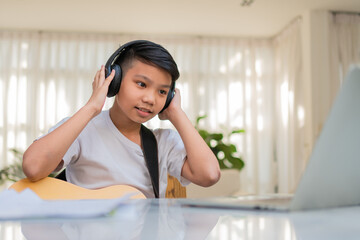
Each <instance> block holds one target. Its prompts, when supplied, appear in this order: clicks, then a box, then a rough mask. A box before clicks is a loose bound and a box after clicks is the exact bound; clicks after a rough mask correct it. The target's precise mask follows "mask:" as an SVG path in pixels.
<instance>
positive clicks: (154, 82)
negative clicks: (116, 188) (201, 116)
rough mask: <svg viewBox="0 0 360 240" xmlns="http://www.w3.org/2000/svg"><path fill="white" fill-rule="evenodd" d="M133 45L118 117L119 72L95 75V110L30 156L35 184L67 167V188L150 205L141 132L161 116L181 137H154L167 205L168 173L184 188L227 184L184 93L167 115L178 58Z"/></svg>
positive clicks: (86, 110)
mask: <svg viewBox="0 0 360 240" xmlns="http://www.w3.org/2000/svg"><path fill="white" fill-rule="evenodd" d="M128 45H129V46H127V47H125V48H124V50H123V52H122V53H121V57H119V58H118V59H116V61H118V62H117V64H118V65H120V67H121V70H122V72H121V76H122V80H121V85H120V89H119V90H118V93H117V94H116V96H115V101H114V104H113V106H112V107H111V109H110V110H108V111H102V108H103V106H104V103H105V99H106V96H107V94H108V91H110V90H109V85H110V83H111V82H112V80H113V78H114V76H115V74H116V72H115V71H114V70H112V71H111V73H110V74H109V76H108V77H106V78H105V68H104V66H102V67H101V69H100V70H99V71H98V72H97V73H96V75H95V78H94V81H93V83H92V86H93V92H92V95H91V97H90V99H89V100H88V102H87V103H86V104H85V105H84V106H83V107H82V108H81V109H80V110H79V111H78V112H76V113H75V114H74V115H73V116H72V117H71V118H68V119H64V120H63V121H61V122H60V123H59V124H57V125H56V126H55V127H54V128H52V129H50V131H49V133H48V134H47V135H45V136H43V137H41V138H40V139H38V140H36V141H34V142H33V143H32V144H31V145H30V146H29V148H28V149H27V150H26V152H25V153H24V157H23V170H24V173H25V175H26V176H27V177H28V178H29V179H30V180H31V181H37V180H40V179H42V178H44V177H46V176H48V175H49V174H50V173H51V172H53V171H55V170H60V169H61V168H62V167H66V175H67V181H69V182H71V183H73V184H76V185H79V186H81V187H85V188H89V189H97V188H103V187H107V186H110V185H117V184H125V185H130V186H133V187H135V188H137V189H138V190H140V191H141V192H142V193H143V194H144V195H145V196H146V197H154V192H153V188H152V184H151V179H150V175H149V172H148V169H147V167H146V164H145V160H144V157H143V152H142V148H141V147H142V146H141V136H140V127H141V124H142V123H145V122H146V121H148V120H150V119H151V118H153V117H154V116H156V115H158V114H159V113H160V112H161V113H160V114H159V118H160V119H162V120H166V119H167V120H169V121H170V122H171V123H172V124H173V125H174V127H175V128H176V130H177V131H178V133H177V132H176V131H173V130H170V129H156V130H154V131H153V133H154V135H155V137H156V140H157V144H158V151H159V152H158V160H159V177H160V179H159V183H160V197H165V191H166V185H167V173H169V174H170V175H173V176H175V177H176V178H177V179H178V180H179V181H180V182H181V183H182V184H183V185H186V184H188V183H189V181H191V182H193V183H195V184H198V185H200V186H204V187H206V186H211V185H213V184H215V183H216V182H217V181H218V180H219V178H220V170H219V164H218V162H217V159H216V157H215V156H214V154H213V153H212V151H211V150H210V149H209V148H208V146H207V145H206V143H205V142H204V141H203V139H202V138H201V136H200V135H199V134H198V132H197V131H196V129H195V128H194V127H193V126H192V123H191V122H190V121H189V119H188V118H187V116H186V114H185V113H184V112H183V110H182V109H181V104H180V102H181V99H180V92H179V90H178V89H176V90H175V96H174V98H173V99H172V101H171V102H170V104H169V106H168V107H167V108H166V109H165V110H164V111H162V109H163V108H164V105H165V101H166V99H167V95H168V94H169V91H170V88H171V86H172V84H174V83H175V81H176V80H177V78H178V77H179V72H178V69H177V65H176V63H175V61H174V60H173V58H172V56H171V55H170V54H169V53H168V51H167V50H166V49H164V48H163V47H162V46H160V45H158V44H155V43H153V42H150V41H139V42H136V41H135V42H134V43H133V44H128ZM124 46H125V45H124ZM119 72H120V71H119V70H117V73H118V74H119Z"/></svg>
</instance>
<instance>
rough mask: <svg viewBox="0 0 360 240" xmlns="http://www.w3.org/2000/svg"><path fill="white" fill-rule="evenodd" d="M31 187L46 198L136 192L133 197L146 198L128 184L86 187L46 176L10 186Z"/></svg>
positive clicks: (108, 197) (70, 197)
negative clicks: (34, 180) (96, 187)
mask: <svg viewBox="0 0 360 240" xmlns="http://www.w3.org/2000/svg"><path fill="white" fill-rule="evenodd" d="M26 188H30V189H31V190H32V191H33V192H35V193H36V194H37V195H38V196H39V197H40V198H42V199H44V200H79V199H111V198H119V197H122V196H123V195H124V194H127V193H134V195H133V196H132V197H131V198H132V199H139V198H146V197H145V195H144V194H143V193H141V192H140V191H139V190H137V189H136V188H134V187H131V186H128V185H114V186H109V187H105V188H100V189H93V190H91V189H86V188H82V187H79V186H77V185H74V184H72V183H69V182H65V181H63V180H59V179H56V178H52V177H46V178H43V179H41V180H39V181H36V182H31V181H30V180H29V179H27V178H24V179H21V180H20V181H18V182H16V183H14V184H13V185H11V186H10V189H14V190H16V191H17V192H21V191H23V190H25V189H26Z"/></svg>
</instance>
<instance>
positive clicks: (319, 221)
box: [0, 199, 360, 240]
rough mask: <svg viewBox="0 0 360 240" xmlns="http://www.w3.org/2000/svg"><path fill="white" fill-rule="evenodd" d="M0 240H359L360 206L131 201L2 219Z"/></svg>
mask: <svg viewBox="0 0 360 240" xmlns="http://www.w3.org/2000/svg"><path fill="white" fill-rule="evenodd" d="M0 239H1V240H18V239H19V240H20V239H29V240H32V239H36V240H42V239H51V240H56V239H70V240H72V239H84V240H91V239H96V240H99V239H101V240H102V239H127V240H128V239H169V240H172V239H195V240H199V239H222V240H227V239H229V240H230V239H231V240H235V239H236V240H237V239H243V240H248V239H249V240H250V239H256V240H258V239H267V240H268V239H270V240H271V239H276V240H282V239H284V240H295V239H296V240H301V239H306V240H311V239H316V240H319V239H326V240H331V239H341V240H349V239H360V207H347V208H338V209H327V210H317V211H308V212H292V213H284V212H270V211H248V210H229V209H213V208H190V207H184V206H181V205H180V204H179V203H178V201H176V200H170V199H162V200H155V199H152V200H150V199H145V200H136V201H135V200H132V202H131V203H129V204H127V205H125V206H122V207H120V208H119V209H118V210H117V211H116V213H115V214H114V215H113V216H111V217H103V218H94V219H32V220H22V221H21V220H19V221H3V222H0Z"/></svg>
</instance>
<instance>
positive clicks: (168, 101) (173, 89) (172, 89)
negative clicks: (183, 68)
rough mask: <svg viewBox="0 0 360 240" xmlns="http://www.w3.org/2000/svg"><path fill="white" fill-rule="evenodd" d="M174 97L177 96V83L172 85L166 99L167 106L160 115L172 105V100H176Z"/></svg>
mask: <svg viewBox="0 0 360 240" xmlns="http://www.w3.org/2000/svg"><path fill="white" fill-rule="evenodd" d="M174 96H175V82H173V83H171V87H170V91H169V93H168V95H167V97H166V101H165V105H164V107H163V109H161V111H160V112H159V113H162V112H163V111H164V110H165V109H166V108H167V107H168V106H169V105H170V103H171V100H172V99H173V98H174Z"/></svg>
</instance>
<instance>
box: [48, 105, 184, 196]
mask: <svg viewBox="0 0 360 240" xmlns="http://www.w3.org/2000/svg"><path fill="white" fill-rule="evenodd" d="M67 119H69V118H65V119H63V120H62V121H60V122H59V123H58V124H57V125H56V126H54V127H53V128H51V129H50V130H49V132H51V131H53V130H54V129H56V128H57V127H58V126H60V125H61V124H62V123H64V122H65V121H66V120H67ZM153 133H154V135H155V138H156V140H157V144H158V158H159V159H158V160H159V191H160V197H165V191H166V187H167V174H168V173H169V174H170V175H172V176H174V177H176V178H177V179H178V180H179V181H180V183H181V184H182V185H187V184H189V183H190V181H188V180H186V179H185V178H183V177H181V169H182V167H183V164H184V161H185V158H186V151H185V147H184V144H183V142H182V140H181V138H180V135H179V134H178V133H177V132H176V131H174V130H171V129H155V130H154V131H153ZM63 160H64V167H66V178H67V181H68V182H71V183H73V184H75V185H78V186H80V187H84V188H88V189H97V188H103V187H107V186H111V185H118V184H124V185H130V186H133V187H135V188H137V189H138V190H140V191H141V192H142V193H143V194H144V195H145V196H146V197H147V198H149V197H150V198H153V197H155V196H154V192H153V187H152V184H151V180H150V174H149V171H148V169H147V167H146V163H145V159H144V155H143V152H142V149H141V147H140V146H139V145H137V144H136V143H134V142H132V141H130V140H129V139H128V138H126V137H125V136H124V135H123V134H122V133H121V132H120V131H119V130H118V129H117V128H116V126H115V125H114V123H113V122H112V120H111V118H110V115H109V111H103V112H101V113H100V114H99V115H97V116H96V117H94V118H93V119H92V120H91V121H90V122H89V123H88V124H87V125H86V127H85V128H84V129H83V131H82V132H81V133H80V134H79V136H78V137H77V138H76V140H75V141H74V142H73V143H72V145H71V146H70V148H69V149H68V151H67V152H66V154H65V155H64V157H63Z"/></svg>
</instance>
